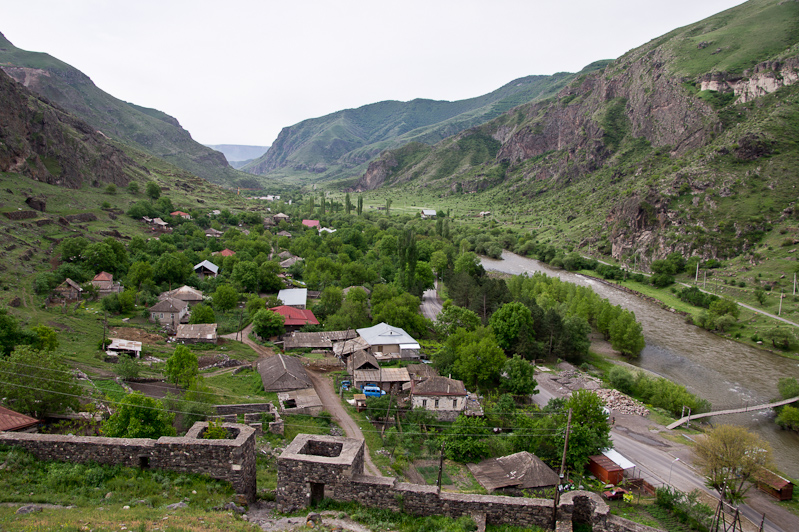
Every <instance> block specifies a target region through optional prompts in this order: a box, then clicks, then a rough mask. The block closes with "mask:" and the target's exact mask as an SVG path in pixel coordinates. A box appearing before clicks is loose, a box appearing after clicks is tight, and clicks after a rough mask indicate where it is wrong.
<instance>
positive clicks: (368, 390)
mask: <svg viewBox="0 0 799 532" xmlns="http://www.w3.org/2000/svg"><path fill="white" fill-rule="evenodd" d="M361 390H362V391H363V394H364V395H365V396H366V397H381V396H383V395H386V392H385V391H383V390H381V389H380V386H378V385H377V384H364V385H363V388H361Z"/></svg>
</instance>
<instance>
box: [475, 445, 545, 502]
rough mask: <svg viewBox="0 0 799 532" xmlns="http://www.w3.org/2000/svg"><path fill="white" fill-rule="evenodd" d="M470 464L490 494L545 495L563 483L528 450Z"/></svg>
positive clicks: (476, 478)
mask: <svg viewBox="0 0 799 532" xmlns="http://www.w3.org/2000/svg"><path fill="white" fill-rule="evenodd" d="M468 467H469V471H471V473H472V475H474V479H475V480H476V481H477V482H479V483H480V485H481V486H483V487H484V488H485V489H486V491H487V492H488V493H489V494H496V495H515V496H542V495H543V492H544V491H545V490H548V489H551V488H553V487H555V486H557V485H558V484H559V483H560V478H559V477H558V474H557V473H555V471H553V470H552V468H551V467H549V466H548V465H546V464H545V463H544V462H542V461H541V459H540V458H538V457H537V456H536V455H534V454H531V453H528V452H527V451H522V452H520V453H516V454H511V455H508V456H500V457H499V458H489V459H488V460H483V461H482V462H480V463H479V464H469V465H468ZM528 493H529V494H530V495H527V494H528Z"/></svg>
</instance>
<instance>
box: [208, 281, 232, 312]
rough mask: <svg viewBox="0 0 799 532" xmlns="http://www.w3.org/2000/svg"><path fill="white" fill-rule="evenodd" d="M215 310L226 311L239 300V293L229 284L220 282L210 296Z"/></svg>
mask: <svg viewBox="0 0 799 532" xmlns="http://www.w3.org/2000/svg"><path fill="white" fill-rule="evenodd" d="M211 300H212V301H213V303H214V307H215V308H216V309H217V310H221V311H223V312H224V311H226V310H230V309H232V308H233V307H235V306H236V304H237V303H238V302H239V293H238V292H237V291H236V289H235V288H233V287H232V286H230V285H229V284H221V285H219V286H218V287H217V288H216V291H215V292H214V294H213V295H212V296H211Z"/></svg>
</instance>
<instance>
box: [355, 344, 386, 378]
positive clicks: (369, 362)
mask: <svg viewBox="0 0 799 532" xmlns="http://www.w3.org/2000/svg"><path fill="white" fill-rule="evenodd" d="M362 369H366V370H369V369H380V364H378V363H377V359H376V358H375V357H374V355H373V354H371V353H368V352H366V351H364V350H363V349H360V350H358V351H356V352H354V353H353V354H352V356H350V357H349V358H347V372H348V373H349V374H350V375H352V374H353V373H354V372H355V371H357V370H362Z"/></svg>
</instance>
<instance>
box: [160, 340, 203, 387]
mask: <svg viewBox="0 0 799 532" xmlns="http://www.w3.org/2000/svg"><path fill="white" fill-rule="evenodd" d="M199 372H200V370H199V367H198V365H197V355H195V354H194V353H192V352H191V350H190V349H189V348H188V347H186V346H185V345H179V346H177V347H176V348H175V351H174V352H173V353H172V356H170V357H169V358H168V359H167V361H166V368H165V369H164V375H165V376H166V379H167V380H168V381H169V382H172V383H174V384H176V385H178V386H180V387H181V388H188V387H189V386H190V385H191V383H192V382H193V381H194V379H195V378H196V377H197V375H198V374H199Z"/></svg>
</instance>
